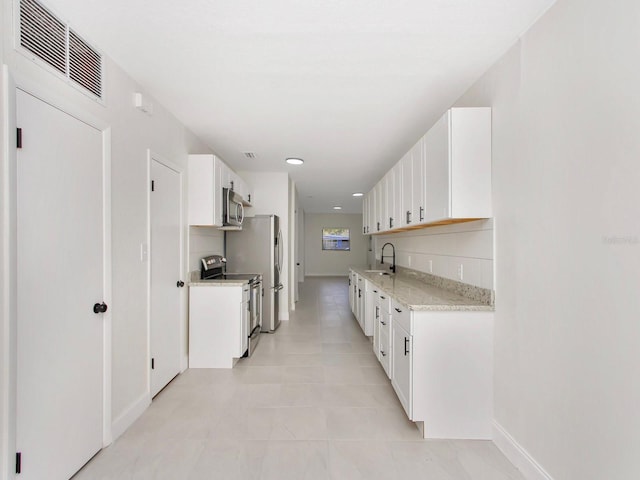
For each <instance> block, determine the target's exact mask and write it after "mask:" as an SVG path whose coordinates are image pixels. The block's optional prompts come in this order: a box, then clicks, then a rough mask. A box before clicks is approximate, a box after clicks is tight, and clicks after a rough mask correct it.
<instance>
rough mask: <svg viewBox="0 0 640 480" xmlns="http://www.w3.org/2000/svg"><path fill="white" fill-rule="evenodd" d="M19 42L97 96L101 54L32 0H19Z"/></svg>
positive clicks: (99, 85) (99, 96) (100, 75)
mask: <svg viewBox="0 0 640 480" xmlns="http://www.w3.org/2000/svg"><path fill="white" fill-rule="evenodd" d="M19 27H20V28H19V44H20V46H21V47H22V48H24V49H25V50H27V51H28V52H29V53H30V54H32V55H34V56H35V57H36V58H38V59H39V60H41V61H42V62H44V63H46V64H47V65H49V66H50V67H52V68H54V69H55V70H56V71H57V72H59V73H60V74H62V75H64V76H65V77H66V78H68V79H70V80H72V81H73V82H74V83H77V84H78V85H80V86H81V87H83V88H85V89H86V90H88V91H89V92H90V93H91V94H93V95H95V96H96V97H98V98H102V74H103V69H102V55H101V54H100V53H98V52H97V51H96V50H95V49H93V48H92V47H91V46H90V45H89V44H88V43H87V42H85V41H84V40H83V39H82V38H81V37H80V36H79V35H78V34H77V33H75V32H74V31H73V30H71V29H70V28H69V26H68V25H67V24H65V23H64V22H62V21H60V20H59V19H58V18H56V17H55V16H54V15H53V14H52V13H51V12H50V11H49V10H47V9H46V8H45V7H44V6H42V5H41V4H40V3H39V2H36V1H35V0H20V22H19Z"/></svg>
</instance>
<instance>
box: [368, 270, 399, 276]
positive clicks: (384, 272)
mask: <svg viewBox="0 0 640 480" xmlns="http://www.w3.org/2000/svg"><path fill="white" fill-rule="evenodd" d="M365 273H374V274H377V275H389V276H391V275H393V274H392V273H389V272H388V271H386V270H365Z"/></svg>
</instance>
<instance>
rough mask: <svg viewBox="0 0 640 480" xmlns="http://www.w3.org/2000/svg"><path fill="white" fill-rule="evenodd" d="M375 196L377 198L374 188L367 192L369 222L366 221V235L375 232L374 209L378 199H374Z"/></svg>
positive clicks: (375, 214)
mask: <svg viewBox="0 0 640 480" xmlns="http://www.w3.org/2000/svg"><path fill="white" fill-rule="evenodd" d="M376 196H377V191H376V190H375V188H374V189H372V190H371V191H370V192H369V221H368V225H369V229H368V232H367V233H373V232H375V231H376V217H377V213H376V209H377V208H378V204H377V201H378V199H377V198H376Z"/></svg>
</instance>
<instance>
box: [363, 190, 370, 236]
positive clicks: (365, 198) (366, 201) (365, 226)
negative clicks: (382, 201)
mask: <svg viewBox="0 0 640 480" xmlns="http://www.w3.org/2000/svg"><path fill="white" fill-rule="evenodd" d="M370 196H371V192H369V193H367V194H366V195H365V196H363V197H362V233H363V234H364V235H366V234H368V233H369V230H370V228H369V200H370Z"/></svg>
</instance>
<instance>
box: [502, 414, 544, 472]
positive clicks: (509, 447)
mask: <svg viewBox="0 0 640 480" xmlns="http://www.w3.org/2000/svg"><path fill="white" fill-rule="evenodd" d="M493 443H495V444H496V446H497V447H498V448H499V449H500V451H501V452H502V453H504V455H505V456H506V457H507V458H508V459H509V461H510V462H511V463H513V464H514V465H515V466H516V467H517V468H518V470H520V472H521V473H522V475H524V477H525V478H526V479H527V480H553V477H552V476H551V475H549V474H548V473H547V472H546V471H545V470H544V468H542V466H541V465H540V464H539V463H538V462H537V461H536V460H535V459H534V458H533V457H532V456H531V455H529V452H527V451H526V450H525V449H524V448H523V447H522V446H521V445H520V444H519V443H518V442H516V440H515V439H514V438H513V437H512V436H511V435H510V434H509V432H507V431H506V430H505V429H504V428H503V427H502V425H500V424H499V423H498V422H496V421H495V420H494V421H493Z"/></svg>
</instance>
